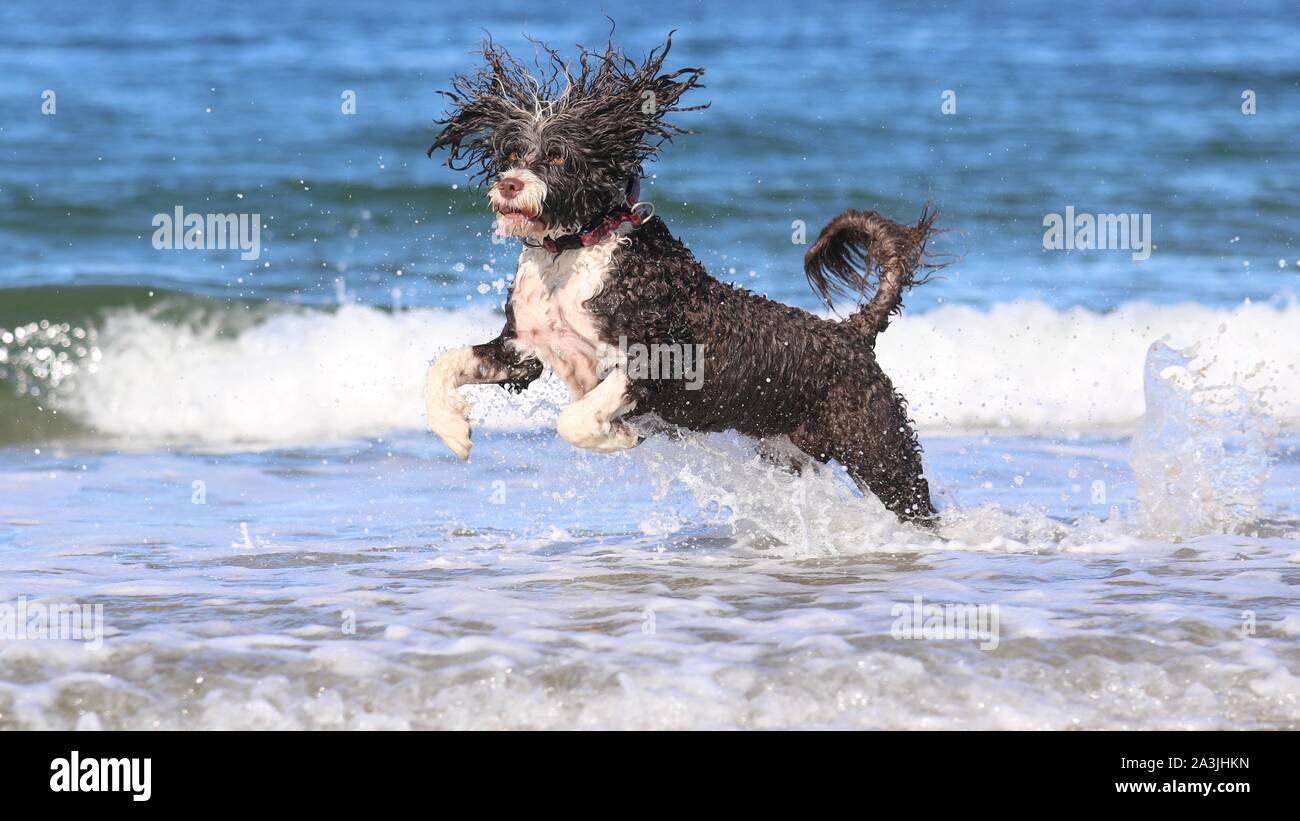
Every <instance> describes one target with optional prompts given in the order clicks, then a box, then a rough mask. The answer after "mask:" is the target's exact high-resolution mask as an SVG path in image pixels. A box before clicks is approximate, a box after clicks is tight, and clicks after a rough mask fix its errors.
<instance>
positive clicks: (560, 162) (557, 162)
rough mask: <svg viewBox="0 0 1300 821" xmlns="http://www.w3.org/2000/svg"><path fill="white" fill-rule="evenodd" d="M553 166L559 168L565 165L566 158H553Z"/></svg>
mask: <svg viewBox="0 0 1300 821" xmlns="http://www.w3.org/2000/svg"><path fill="white" fill-rule="evenodd" d="M551 165H554V166H556V167H557V168H558V167H559V166H561V165H564V158H563V157H551Z"/></svg>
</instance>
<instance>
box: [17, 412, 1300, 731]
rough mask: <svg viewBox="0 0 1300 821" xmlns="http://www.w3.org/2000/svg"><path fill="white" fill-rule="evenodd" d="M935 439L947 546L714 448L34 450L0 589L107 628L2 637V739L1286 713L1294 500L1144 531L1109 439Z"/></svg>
mask: <svg viewBox="0 0 1300 821" xmlns="http://www.w3.org/2000/svg"><path fill="white" fill-rule="evenodd" d="M929 444H930V449H929V455H928V461H929V466H930V469H931V471H932V472H933V473H934V474H935V475H937V476H940V477H943V479H942V482H941V483H942V484H943V486H944V490H943V495H944V498H945V499H946V500H947V501H949V502H950V503H951V504H952V505H953V507H954V508H956V509H958V510H962V511H964V512H963V513H960V514H957V513H953V512H952V508H950V509H949V513H948V514H947V515H946V517H945V523H944V524H943V525H942V526H941V528H940V530H939V533H938V534H930V533H924V532H918V531H915V530H912V529H909V528H904V527H900V526H899V525H897V523H896V522H894V521H893V520H892V519H890V518H889V517H888V516H887V515H885V514H883V513H882V511H881V510H880V508H879V505H878V504H876V503H874V501H869V500H864V499H862V498H860V497H856V496H855V495H854V494H853V493H852V491H850V490H849V487H848V485H847V483H846V482H844V481H842V480H840V479H837V478H836V477H835V476H834V475H809V476H805V477H801V478H794V477H790V476H788V475H785V474H783V473H780V472H774V471H773V470H772V468H771V467H770V466H768V465H767V464H766V463H763V462H760V461H759V460H758V459H757V458H755V457H753V456H752V455H750V454H749V451H748V450H747V448H746V447H745V445H744V444H743V443H741V442H740V441H738V440H734V439H731V438H729V437H725V436H724V437H714V438H711V439H706V440H691V441H688V442H685V443H671V442H665V441H662V440H652V441H651V442H649V443H647V444H646V445H644V446H643V448H642V449H639V450H638V451H635V452H633V453H630V454H625V455H617V456H612V457H604V458H600V457H593V456H577V457H575V456H573V455H572V454H571V453H570V452H568V450H567V446H564V445H562V443H558V442H557V441H556V440H555V439H554V438H553V437H551V436H549V435H539V434H514V435H510V434H500V433H497V434H486V435H484V436H482V437H480V441H479V444H478V449H477V450H476V451H475V455H474V458H473V461H472V462H471V463H470V464H469V465H460V464H457V463H453V461H452V458H451V457H449V456H448V455H446V454H445V453H443V452H442V451H441V449H440V448H437V447H436V446H434V445H433V444H432V443H430V442H429V441H428V440H427V439H424V438H423V437H418V436H417V437H411V436H401V437H397V438H396V439H391V440H384V441H379V440H370V441H366V442H357V443H351V444H348V445H344V446H339V447H335V448H311V449H303V450H297V451H274V452H267V453H255V454H241V455H238V456H233V455H229V454H226V455H220V456H217V455H204V454H169V455H162V454H156V453H137V454H86V453H71V452H66V453H65V452H62V451H59V450H55V451H54V452H44V453H42V454H40V455H39V456H37V455H32V456H31V457H30V458H27V459H25V460H24V461H25V465H24V468H23V470H21V471H20V470H16V469H13V468H11V469H10V470H7V471H6V472H5V473H4V474H3V476H2V477H0V485H2V486H3V490H4V493H3V495H0V498H2V499H3V500H4V501H3V502H2V503H0V545H3V548H4V555H5V557H6V559H5V569H6V572H5V574H4V579H3V581H0V600H7V601H12V600H15V599H17V598H18V597H19V596H20V595H23V596H27V597H31V598H32V599H33V600H36V599H44V600H48V601H66V600H70V599H75V600H77V601H79V602H82V603H89V604H102V605H103V608H104V610H103V613H104V616H103V621H104V625H105V638H104V642H103V647H102V648H100V649H88V648H86V647H83V646H82V645H81V644H79V643H77V642H72V641H64V642H53V641H26V642H23V641H17V642H6V643H3V644H0V664H2V665H3V669H4V670H5V671H6V674H5V678H4V681H3V683H2V684H0V726H2V727H6V728H15V727H24V728H44V727H104V728H118V727H166V728H174V727H226V728H233V727H246V726H254V727H277V728H288V727H317V728H326V727H574V726H578V727H655V728H667V727H701V726H705V727H794V726H804V727H816V726H825V727H876V728H881V727H991V728H1069V727H1168V728H1187V727H1199V728H1205V727H1296V726H1298V725H1300V679H1298V678H1297V677H1296V675H1295V672H1294V671H1295V670H1296V669H1297V664H1300V644H1297V640H1296V639H1297V635H1298V634H1300V620H1298V619H1297V614H1296V613H1295V610H1294V602H1295V594H1294V590H1295V585H1296V583H1297V581H1298V580H1300V564H1297V563H1298V562H1300V550H1298V545H1300V542H1298V541H1297V538H1298V537H1300V518H1297V517H1296V516H1295V514H1294V512H1292V513H1291V514H1289V515H1287V516H1285V517H1273V520H1272V521H1269V522H1266V523H1261V524H1259V525H1258V528H1257V530H1256V532H1255V533H1253V534H1252V535H1236V536H1217V537H1193V538H1186V539H1183V538H1179V539H1177V540H1176V541H1175V540H1168V539H1161V538H1152V537H1150V536H1149V535H1147V534H1143V533H1142V532H1141V530H1140V528H1138V526H1137V525H1136V524H1135V523H1134V522H1133V521H1132V519H1131V513H1132V511H1131V509H1129V507H1130V506H1129V505H1127V504H1126V503H1125V502H1124V501H1123V500H1124V499H1125V498H1126V497H1129V496H1131V491H1130V490H1129V488H1130V487H1131V484H1132V477H1131V475H1129V474H1128V471H1127V468H1126V467H1125V465H1124V447H1123V443H1122V442H1119V441H1116V440H1113V439H1076V440H1065V441H1052V440H1044V439H1037V438H1034V439H1025V438H1018V437H1008V438H990V439H971V438H964V437H952V438H938V439H932V440H931V441H930V443H929ZM1297 446H1300V442H1297V441H1296V440H1294V439H1293V440H1290V441H1289V442H1288V443H1287V444H1286V446H1285V453H1286V454H1287V455H1286V458H1285V459H1284V461H1283V462H1282V463H1281V464H1280V465H1279V466H1278V468H1277V471H1276V475H1275V477H1274V479H1273V486H1274V488H1275V491H1276V492H1275V500H1280V499H1281V498H1285V497H1290V498H1291V499H1294V497H1295V490H1296V484H1297V481H1300V455H1298V452H1297ZM693 477H695V478H702V479H704V480H707V483H706V484H701V483H699V482H693ZM1096 480H1102V481H1105V482H1106V483H1107V487H1108V488H1110V492H1112V493H1115V494H1116V495H1117V497H1118V499H1119V502H1118V504H1116V505H1114V507H1115V509H1114V510H1111V507H1112V506H1111V505H1109V504H1107V503H1105V502H1101V503H1098V502H1096V501H1094V498H1095V496H1094V494H1093V491H1092V487H1091V483H1092V482H1093V481H1096ZM196 481H198V482H202V483H203V485H201V486H199V487H202V489H203V491H204V493H203V495H202V496H201V497H196V486H195V485H194V482H196ZM692 487H694V488H695V490H694V491H692V490H691V489H690V488H692ZM797 489H802V492H801V493H800V492H795V491H796V490H797ZM661 493H662V495H660V494H661ZM697 494H698V495H697ZM196 499H201V501H203V502H204V503H203V504H195V503H194V502H195V500H196ZM729 505H734V506H736V507H741V508H743V510H742V511H740V512H738V511H737V510H736V509H735V507H729ZM1076 520H1082V521H1076ZM245 524H246V530H244V529H242V528H243V526H244V525H245ZM773 533H785V534H787V538H788V541H787V543H778V542H776V541H775V540H774V539H773V538H772V534H773ZM789 534H795V536H794V537H793V538H789ZM798 534H803V535H806V537H807V539H806V541H800V539H799V538H798ZM246 537H247V538H246ZM916 596H921V597H922V600H923V603H924V604H950V603H960V604H975V605H979V604H985V605H997V606H998V613H999V616H998V620H999V624H998V635H997V643H996V647H995V648H992V649H989V648H988V646H987V645H988V642H987V641H981V640H979V639H978V638H955V639H951V640H908V639H905V638H903V639H900V638H895V637H894V635H893V633H894V632H895V622H896V621H897V618H896V616H897V613H896V612H894V611H893V608H894V607H896V606H906V607H911V606H912V605H913V603H914V602H913V599H914V597H916ZM1248 611H1249V613H1253V614H1254V624H1253V633H1252V632H1248V631H1247V630H1246V628H1245V627H1244V626H1243V625H1245V624H1246V623H1247V622H1246V621H1244V619H1248V617H1249V613H1248ZM349 614H350V615H351V617H352V619H351V620H352V621H354V627H353V629H354V632H349V621H350V618H349ZM909 618H910V617H909ZM982 645H983V646H984V648H985V649H981V647H982Z"/></svg>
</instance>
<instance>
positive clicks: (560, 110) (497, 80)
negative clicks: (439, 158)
mask: <svg viewBox="0 0 1300 821" xmlns="http://www.w3.org/2000/svg"><path fill="white" fill-rule="evenodd" d="M536 45H537V49H538V58H537V60H536V63H535V66H536V69H537V72H536V74H533V73H531V72H530V71H529V70H528V69H527V68H526V67H525V66H524V65H523V64H522V63H520V62H519V61H518V60H516V59H514V58H513V57H511V56H510V55H509V54H508V53H507V52H506V51H505V50H504V49H502V48H501V47H499V46H497V45H496V44H495V43H493V42H492V41H490V40H489V41H487V42H485V43H484V44H483V50H482V54H483V58H484V59H485V60H486V62H487V65H486V67H484V68H483V69H480V70H479V71H478V72H476V73H474V74H470V75H457V76H456V77H455V78H453V80H452V89H451V90H450V91H444V92H442V94H444V95H446V96H447V98H448V99H449V100H450V101H451V105H450V109H451V110H450V112H449V115H448V117H447V118H446V119H443V120H439V121H438V124H440V125H442V126H443V129H442V131H441V132H440V133H439V134H438V139H437V141H436V142H434V144H433V145H432V146H431V147H430V148H429V155H430V156H432V155H433V152H434V151H435V150H436V149H439V148H444V147H445V148H447V149H448V152H449V155H448V158H447V165H448V166H450V167H451V168H454V169H456V170H458V171H470V174H471V177H472V178H473V179H475V180H476V181H478V182H488V183H489V188H488V199H489V200H490V202H491V203H492V207H493V209H494V210H495V211H496V212H497V233H499V234H503V235H508V236H516V237H532V238H541V237H544V236H548V235H549V236H558V235H560V234H565V233H570V232H573V231H577V230H579V229H581V228H583V227H585V226H587V225H588V224H590V223H592V222H594V221H596V220H599V219H600V218H601V217H603V216H604V215H605V214H607V213H609V212H610V211H611V210H613V209H615V208H618V207H620V206H623V205H626V203H627V199H628V194H629V191H630V190H632V188H633V187H634V183H635V181H637V180H639V179H640V178H641V173H642V171H641V166H642V163H644V162H645V161H646V160H648V159H650V158H651V157H652V156H653V155H654V154H655V152H656V151H657V150H658V149H659V147H660V146H661V145H662V144H663V143H664V142H665V141H667V140H671V139H672V137H673V135H674V134H680V133H685V131H686V130H685V129H683V128H679V127H677V126H675V125H672V124H671V123H668V122H666V121H665V120H664V117H665V116H667V115H668V114H671V113H673V112H677V111H694V110H697V109H701V108H707V104H706V105H698V106H689V107H682V106H679V105H678V104H677V103H678V100H680V99H681V96H682V95H683V94H684V93H685V92H686V91H687V90H688V89H690V88H691V87H693V86H695V85H696V84H697V83H698V81H699V78H700V75H702V74H703V73H704V70H703V69H700V68H683V69H679V70H677V71H672V72H664V71H663V63H664V59H665V58H666V57H667V56H668V51H669V49H671V47H672V35H671V34H670V35H669V36H668V39H667V41H666V42H665V43H664V45H663V46H661V47H659V48H656V49H654V50H652V51H651V52H650V54H649V56H648V57H646V59H645V61H644V62H642V63H639V64H638V63H636V62H634V61H633V60H631V59H630V58H628V57H627V56H625V55H624V54H623V53H622V52H621V51H619V50H617V49H615V48H614V46H613V45H612V44H610V45H607V46H606V47H605V50H604V52H603V53H598V52H591V51H588V50H587V49H585V48H581V47H579V48H580V50H579V52H578V55H577V59H576V66H575V65H574V62H566V61H565V60H563V59H562V58H561V57H560V55H559V54H558V53H557V52H556V51H554V50H553V49H550V48H548V47H546V46H543V45H540V44H536Z"/></svg>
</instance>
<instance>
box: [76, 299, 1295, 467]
mask: <svg viewBox="0 0 1300 821" xmlns="http://www.w3.org/2000/svg"><path fill="white" fill-rule="evenodd" d="M500 324H501V318H500V315H499V314H494V313H493V312H492V311H491V310H489V309H487V308H481V309H480V308H466V309H462V310H456V311H451V310H437V309H416V310H409V311H402V312H398V313H389V312H385V311H380V310H377V309H374V308H369V307H365V306H360V305H345V306H343V307H342V308H340V309H338V310H337V311H333V312H323V311H311V312H300V313H290V314H281V315H277V316H274V317H272V318H270V319H268V320H266V321H264V322H262V323H260V324H258V325H256V326H254V327H251V328H247V329H244V330H242V331H241V332H239V333H237V334H234V335H226V334H223V333H222V332H221V331H220V330H219V329H218V328H217V327H215V326H210V325H200V326H195V325H193V324H174V323H169V322H164V321H162V320H161V319H159V318H157V317H156V316H154V315H152V314H147V313H140V312H135V311H132V312H120V313H117V314H114V315H112V316H111V317H109V318H108V320H107V321H106V322H105V323H104V324H103V326H102V327H101V328H100V332H99V334H98V354H97V355H98V357H99V361H97V362H94V363H93V364H94V368H93V369H92V368H90V367H89V365H90V364H92V363H91V362H89V361H86V362H83V363H79V364H78V365H76V366H75V370H74V372H73V374H72V376H71V377H70V378H65V379H64V380H63V382H62V383H61V384H60V385H59V390H58V391H57V392H56V393H55V399H54V401H55V404H56V405H57V406H58V407H59V408H60V409H61V410H62V411H64V412H65V413H70V414H71V415H73V416H75V417H77V418H78V419H80V420H81V421H82V422H84V423H86V424H88V425H90V426H91V427H93V428H94V429H96V430H98V431H100V432H101V433H104V434H108V435H110V436H114V437H124V438H131V439H139V440H141V441H156V440H158V439H160V438H162V439H169V440H176V441H182V442H187V443H197V444H211V445H225V444H232V443H244V444H265V445H277V444H287V443H301V442H317V441H328V440H333V439H341V438H346V437H351V436H358V435H375V434H381V433H384V432H386V431H392V430H418V429H421V428H422V427H423V425H424V420H423V406H422V403H421V401H420V395H421V386H422V382H423V379H424V371H425V368H426V365H427V362H428V361H429V359H430V358H431V357H433V356H435V355H436V354H437V353H438V352H439V351H440V350H444V349H447V348H450V347H453V346H459V345H463V344H466V343H468V342H478V341H486V340H488V339H491V338H492V337H493V336H495V335H496V333H497V332H498V331H499V328H500ZM1166 336H1167V337H1169V338H1170V341H1171V344H1174V345H1176V346H1179V347H1182V346H1187V345H1191V344H1199V345H1200V354H1201V358H1202V360H1203V361H1204V362H1206V363H1208V365H1207V378H1210V379H1213V380H1215V381H1219V382H1224V383H1229V382H1234V381H1241V382H1244V383H1245V384H1246V385H1247V386H1248V387H1250V388H1251V389H1253V390H1256V391H1262V392H1263V393H1262V394H1261V396H1262V399H1263V401H1264V402H1265V403H1266V404H1267V406H1268V408H1267V410H1268V412H1269V413H1270V414H1271V415H1272V416H1273V417H1275V418H1276V419H1278V420H1280V421H1281V422H1283V423H1284V424H1287V425H1295V424H1297V423H1300V305H1296V304H1294V303H1290V304H1258V303H1256V304H1243V305H1239V306H1237V307H1235V308H1231V309H1228V308H1215V307H1207V306H1203V305H1198V304H1181V305H1159V306H1158V305H1150V304H1137V303H1135V304H1129V305H1125V306H1123V307H1121V308H1119V309H1117V310H1115V311H1111V312H1108V313H1097V312H1093V311H1089V310H1085V309H1083V308H1074V309H1069V310H1059V309H1055V308H1052V307H1050V306H1047V305H1044V304H1041V303H1031V302H1016V303H1007V304H1000V305H997V306H994V307H993V308H991V309H988V310H979V309H974V308H968V307H957V306H950V307H944V308H940V309H937V310H933V311H930V312H927V313H924V314H909V315H906V316H904V317H902V318H901V319H899V320H898V321H896V322H895V323H894V325H893V326H892V327H891V328H890V329H889V331H887V332H886V333H885V334H884V335H883V336H882V337H881V339H880V341H879V343H878V344H879V355H880V358H881V361H882V362H883V364H884V367H885V369H886V371H887V372H888V373H889V374H890V375H891V377H892V378H893V379H894V382H895V384H896V386H897V387H898V388H899V390H900V391H902V393H903V394H904V395H905V396H907V398H908V400H909V402H910V407H911V411H912V415H913V417H914V418H915V420H916V422H917V423H918V424H919V425H920V427H921V429H922V430H923V431H926V432H929V433H939V432H944V431H981V430H998V429H1005V430H1020V431H1026V430H1028V431H1057V432H1060V431H1094V430H1106V429H1132V427H1133V426H1134V425H1135V424H1136V423H1137V421H1138V420H1139V419H1140V418H1141V416H1142V413H1143V407H1144V406H1143V381H1142V380H1143V360H1144V356H1145V353H1146V351H1147V348H1148V347H1149V346H1150V345H1151V343H1152V342H1154V341H1156V340H1158V339H1161V338H1162V337H1166ZM92 370H93V372H92ZM705 378H706V379H707V378H708V374H707V371H706V373H705ZM467 394H468V396H469V397H470V399H471V403H472V404H473V405H474V408H475V410H474V417H475V420H476V421H477V423H478V425H479V426H480V427H484V428H493V429H529V428H544V427H547V426H549V425H551V424H552V423H553V420H554V415H555V412H556V409H557V408H558V406H559V405H560V404H562V403H563V402H565V401H566V399H567V394H566V392H565V390H564V389H563V387H562V386H561V385H560V384H559V383H558V381H557V380H555V379H554V378H553V377H550V376H548V377H546V378H545V379H544V380H543V381H542V382H541V383H539V384H537V385H534V386H533V387H532V388H531V389H529V391H527V392H525V393H524V394H522V395H519V396H514V395H508V394H506V393H505V392H503V391H501V390H500V389H497V388H494V387H490V386H488V387H471V388H469V389H467Z"/></svg>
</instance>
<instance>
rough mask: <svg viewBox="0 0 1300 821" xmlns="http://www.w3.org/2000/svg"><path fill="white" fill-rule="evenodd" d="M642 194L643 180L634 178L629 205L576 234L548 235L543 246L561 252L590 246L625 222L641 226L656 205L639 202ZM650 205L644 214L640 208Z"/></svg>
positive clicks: (613, 211)
mask: <svg viewBox="0 0 1300 821" xmlns="http://www.w3.org/2000/svg"><path fill="white" fill-rule="evenodd" d="M640 194H641V181H640V180H636V179H634V180H632V181H631V182H630V183H629V184H628V193H627V205H625V206H622V207H619V208H615V209H614V210H612V211H610V212H609V213H607V214H606V215H605V216H603V217H601V218H600V219H599V220H597V221H596V223H595V224H594V225H591V226H590V227H588V228H587V229H586V230H584V231H580V232H578V233H576V234H565V235H564V236H562V237H555V238H554V239H552V238H550V237H547V238H546V239H544V240H542V247H543V248H545V249H546V250H548V251H550V252H551V253H552V254H561V253H564V252H565V251H573V250H575V249H578V248H588V247H590V246H592V245H595V244H596V243H598V242H600V241H601V240H603V239H605V238H606V237H608V236H609V235H610V234H612V233H614V232H615V231H617V230H618V229H619V228H620V227H622V225H623V223H628V224H630V225H631V226H632V227H633V228H634V229H635V228H639V227H640V226H641V224H642V223H643V222H645V221H646V220H648V219H649V218H650V217H652V216H654V207H653V206H650V203H645V202H638V201H637V197H638V196H640ZM642 206H650V213H649V214H642V213H640V212H639V211H638V208H640V207H642Z"/></svg>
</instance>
